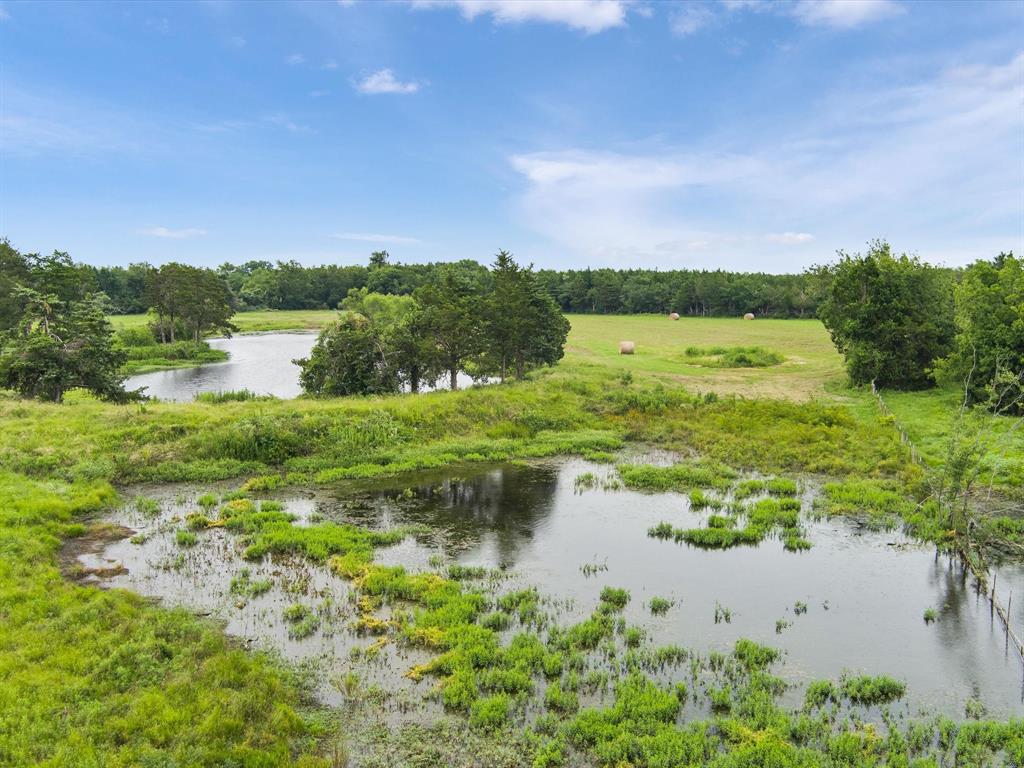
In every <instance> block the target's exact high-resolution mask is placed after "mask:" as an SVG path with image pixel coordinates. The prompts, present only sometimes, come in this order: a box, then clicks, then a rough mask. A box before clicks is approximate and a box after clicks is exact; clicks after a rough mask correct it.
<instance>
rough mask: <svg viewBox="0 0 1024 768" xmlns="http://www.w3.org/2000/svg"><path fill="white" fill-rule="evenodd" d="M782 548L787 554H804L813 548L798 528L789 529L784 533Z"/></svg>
mask: <svg viewBox="0 0 1024 768" xmlns="http://www.w3.org/2000/svg"><path fill="white" fill-rule="evenodd" d="M782 546H783V547H785V549H786V551H787V552H803V551H805V550H808V549H810V548H811V546H812V545H811V542H809V541H808V540H807V539H805V538H804V537H803V536H802V535H801V533H800V530H799V529H798V528H787V529H785V531H783V536H782Z"/></svg>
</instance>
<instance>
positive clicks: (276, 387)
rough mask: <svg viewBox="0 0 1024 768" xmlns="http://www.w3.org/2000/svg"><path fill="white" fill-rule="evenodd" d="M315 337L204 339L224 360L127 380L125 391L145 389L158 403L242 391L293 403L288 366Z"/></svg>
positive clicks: (293, 372)
mask: <svg viewBox="0 0 1024 768" xmlns="http://www.w3.org/2000/svg"><path fill="white" fill-rule="evenodd" d="M316 337H317V334H315V333H253V334H240V335H237V336H232V337H231V338H230V339H210V340H209V344H210V346H211V347H213V348H214V349H222V350H224V351H225V352H227V353H228V355H229V357H228V359H227V360H226V361H225V362H222V363H208V364H206V365H198V366H195V367H194V368H176V369H174V370H170V371H154V372H153V373H143V374H140V375H139V376H132V377H131V378H130V379H128V381H126V382H125V387H126V388H127V389H138V388H140V387H145V388H146V391H145V394H147V395H149V396H150V397H156V398H159V399H160V400H171V401H175V402H184V401H191V400H194V399H195V396H196V395H197V394H198V393H200V392H229V391H232V390H239V389H248V390H250V391H251V392H255V393H256V394H258V395H273V396H274V397H280V398H291V397H298V396H299V395H301V394H302V387H300V386H299V367H298V366H297V365H295V364H294V363H293V362H292V360H296V359H298V358H301V357H308V356H309V352H310V350H311V349H312V348H313V344H314V342H316Z"/></svg>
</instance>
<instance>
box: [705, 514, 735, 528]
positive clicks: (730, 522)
mask: <svg viewBox="0 0 1024 768" xmlns="http://www.w3.org/2000/svg"><path fill="white" fill-rule="evenodd" d="M735 527H736V518H735V517H732V516H731V515H710V516H709V517H708V528H735Z"/></svg>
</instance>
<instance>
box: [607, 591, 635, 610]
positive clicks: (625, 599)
mask: <svg viewBox="0 0 1024 768" xmlns="http://www.w3.org/2000/svg"><path fill="white" fill-rule="evenodd" d="M628 603H629V592H628V591H627V590H625V589H621V588H618V587H605V588H604V589H602V590H601V607H602V608H605V609H607V610H611V611H621V610H622V609H624V608H625V607H626V605H627V604H628Z"/></svg>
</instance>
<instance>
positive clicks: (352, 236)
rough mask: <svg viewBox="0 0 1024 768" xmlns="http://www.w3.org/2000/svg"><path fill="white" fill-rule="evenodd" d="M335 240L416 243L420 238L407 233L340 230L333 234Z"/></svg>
mask: <svg viewBox="0 0 1024 768" xmlns="http://www.w3.org/2000/svg"><path fill="white" fill-rule="evenodd" d="M331 237H333V238H334V239H335V240H352V241H355V242H359V243H384V244H388V243H390V244H393V245H415V244H416V243H419V242H420V240H419V239H418V238H415V237H407V236H405V235H380V234H375V233H372V232H338V233H336V234H333V235H331Z"/></svg>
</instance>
